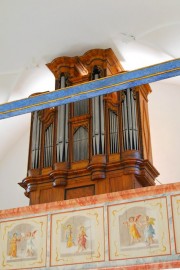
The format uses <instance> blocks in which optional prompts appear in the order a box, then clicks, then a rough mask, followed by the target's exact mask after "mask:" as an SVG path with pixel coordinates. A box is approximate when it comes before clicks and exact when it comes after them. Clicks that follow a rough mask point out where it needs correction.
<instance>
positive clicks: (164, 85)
mask: <svg viewBox="0 0 180 270" xmlns="http://www.w3.org/2000/svg"><path fill="white" fill-rule="evenodd" d="M173 81H175V80H173V79H171V80H163V81H159V82H156V83H152V84H151V88H152V93H151V94H150V95H149V116H150V126H151V141H152V150H153V163H154V166H155V167H156V169H157V170H158V171H159V173H160V176H159V177H158V180H159V181H160V182H161V183H163V184H166V183H173V182H180V164H179V154H180V139H179V138H180V86H178V85H176V84H173V83H170V82H173ZM159 108H161V109H159Z"/></svg>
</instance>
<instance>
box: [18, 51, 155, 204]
mask: <svg viewBox="0 0 180 270" xmlns="http://www.w3.org/2000/svg"><path fill="white" fill-rule="evenodd" d="M47 67H48V68H49V69H50V71H51V72H52V73H53V74H54V76H55V89H62V91H65V90H66V87H69V86H71V85H75V84H81V83H86V82H88V81H90V80H100V79H101V78H102V77H105V76H116V74H117V73H123V72H125V71H124V70H123V68H122V66H121V64H120V63H119V61H118V59H117V58H116V56H115V54H114V53H113V51H112V50H111V49H105V50H103V49H94V50H90V51H88V52H86V53H85V54H84V55H82V56H76V57H59V58H56V59H54V60H53V61H52V62H51V63H49V64H47ZM150 92H151V89H150V86H149V85H141V86H138V87H135V88H128V89H124V90H123V91H119V92H114V93H112V94H107V95H104V96H98V97H94V98H92V99H87V100H82V101H79V100H77V101H76V102H74V103H71V104H65V105H61V106H59V107H55V108H51V109H44V110H41V111H37V112H34V113H32V117H31V135H30V146H29V161H28V172H27V177H26V178H25V179H24V180H23V181H22V182H21V183H19V184H20V185H21V186H22V187H23V188H24V189H25V195H26V196H28V197H29V198H30V204H39V203H46V202H53V201H58V200H66V199H74V198H80V197H85V196H92V195H96V194H103V193H109V192H115V191H121V190H128V189H134V188H139V187H145V186H152V185H154V184H155V182H154V181H155V178H156V177H157V176H158V172H157V170H156V169H155V168H154V166H153V164H152V152H151V140H150V128H149V117H148V99H147V97H148V94H149V93H150ZM33 95H36V94H33Z"/></svg>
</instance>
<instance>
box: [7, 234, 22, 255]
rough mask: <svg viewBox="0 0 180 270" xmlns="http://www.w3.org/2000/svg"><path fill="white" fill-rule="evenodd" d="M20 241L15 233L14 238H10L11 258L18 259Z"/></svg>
mask: <svg viewBox="0 0 180 270" xmlns="http://www.w3.org/2000/svg"><path fill="white" fill-rule="evenodd" d="M18 241H20V238H18V237H17V233H14V234H13V236H12V238H10V248H9V256H11V257H17V242H18Z"/></svg>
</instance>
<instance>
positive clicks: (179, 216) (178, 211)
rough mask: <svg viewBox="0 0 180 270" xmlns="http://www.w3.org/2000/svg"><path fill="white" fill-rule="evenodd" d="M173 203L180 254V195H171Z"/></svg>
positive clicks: (177, 246)
mask: <svg viewBox="0 0 180 270" xmlns="http://www.w3.org/2000/svg"><path fill="white" fill-rule="evenodd" d="M171 205H172V213H173V228H174V243H175V250H176V253H177V254H180V230H179V225H180V195H179V194H178V195H172V196H171Z"/></svg>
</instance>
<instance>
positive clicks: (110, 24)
mask: <svg viewBox="0 0 180 270" xmlns="http://www.w3.org/2000/svg"><path fill="white" fill-rule="evenodd" d="M179 11H180V1H179V0H171V1H170V0H158V1H157V0H151V1H148V0H133V1H132V0H91V1H89V0H87V1H84V0H76V1H74V0H26V1H24V0H13V1H12V0H0V103H5V102H8V101H11V100H15V99H20V98H23V97H28V96H29V95H30V94H31V93H33V92H41V91H47V90H53V89H54V78H53V75H52V74H51V73H50V71H49V70H48V69H47V67H46V66H45V64H46V63H48V62H50V61H51V60H52V59H54V58H55V57H58V56H63V55H68V56H75V55H82V54H83V53H84V52H86V51H87V50H89V49H93V48H108V47H111V48H112V49H113V50H114V52H115V53H116V55H117V57H118V58H119V60H120V61H121V63H122V65H123V67H124V68H125V69H126V70H132V69H136V68H140V67H144V66H148V65H151V64H155V63H160V62H163V61H167V60H171V59H174V58H178V57H179V56H180V16H179ZM151 86H152V89H153V93H152V94H151V96H150V97H149V100H150V101H149V110H150V122H151V129H152V148H153V156H154V165H155V167H156V168H157V169H158V170H159V171H160V173H161V176H160V177H159V178H158V179H159V181H161V182H163V183H167V182H173V181H179V178H180V177H179V176H180V169H179V164H178V152H179V150H180V145H179V140H178V136H179V134H180V121H178V116H179V113H180V109H179V100H180V78H179V77H176V78H172V79H168V80H164V81H163V82H157V83H153V84H152V85H151ZM29 120H30V116H29V115H23V116H19V117H14V118H11V119H6V120H1V122H0V149H1V151H0V178H1V182H3V184H2V185H4V186H3V189H2V190H4V192H6V190H7V189H8V186H9V183H11V185H12V189H13V188H15V190H16V192H17V193H18V194H22V196H23V191H22V190H20V188H18V189H17V188H16V186H17V182H20V181H21V180H22V178H23V177H25V172H26V162H27V155H28V136H29V135H28V134H29ZM23 142H24V143H23ZM15 145H16V146H18V148H17V149H16V152H13V151H12V150H13V149H14V150H15V148H14V147H15ZM22 148H23V149H22ZM12 152H13V153H12ZM15 153H16V154H15ZM13 156H14V159H13ZM8 158H10V160H11V161H10V162H8ZM17 159H18V161H17ZM16 162H19V163H20V164H21V165H22V166H20V164H19V163H18V164H19V166H16ZM169 163H170V165H169ZM7 164H9V168H8V165H7ZM11 168H12V169H11ZM15 172H16V173H15ZM4 176H5V177H6V180H4ZM2 177H3V179H2ZM21 177H22V178H21ZM17 178H18V179H17ZM6 185H7V186H6ZM0 192H1V191H0ZM20 197H21V195H20ZM20 197H18V196H17V203H14V202H13V198H12V199H11V201H10V203H8V204H7V203H6V202H5V199H6V198H5V197H3V196H0V209H1V208H4V207H6V208H8V207H13V206H17V205H23V204H26V203H27V201H23V199H22V200H21V199H20ZM14 200H16V198H15V197H14ZM18 200H20V201H18Z"/></svg>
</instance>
